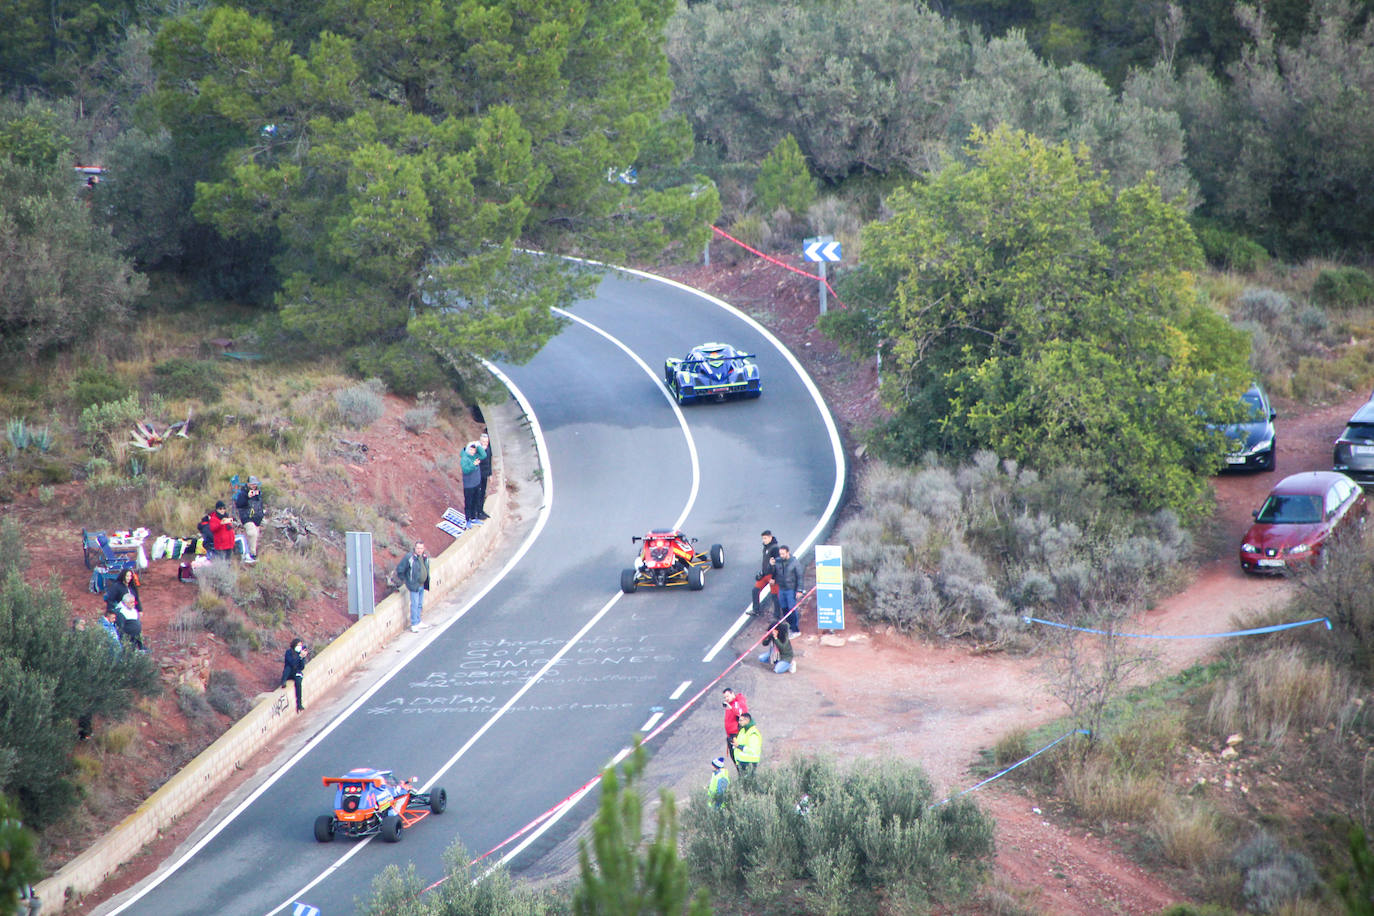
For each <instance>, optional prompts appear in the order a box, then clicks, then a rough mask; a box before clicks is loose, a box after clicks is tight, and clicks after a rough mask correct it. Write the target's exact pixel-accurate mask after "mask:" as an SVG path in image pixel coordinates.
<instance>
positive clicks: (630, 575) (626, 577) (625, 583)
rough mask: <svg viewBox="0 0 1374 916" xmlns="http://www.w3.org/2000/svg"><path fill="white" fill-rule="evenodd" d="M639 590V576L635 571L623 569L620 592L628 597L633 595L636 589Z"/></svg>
mask: <svg viewBox="0 0 1374 916" xmlns="http://www.w3.org/2000/svg"><path fill="white" fill-rule="evenodd" d="M637 588H639V576H637V575H636V574H635V571H634V570H633V569H622V570H621V571H620V590H621V591H622V592H624V593H625V594H627V595H633V594H634V592H635V589H637Z"/></svg>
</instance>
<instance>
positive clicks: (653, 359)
mask: <svg viewBox="0 0 1374 916" xmlns="http://www.w3.org/2000/svg"><path fill="white" fill-rule="evenodd" d="M571 317H572V318H573V321H572V322H571V323H570V324H569V326H568V327H567V328H566V329H565V330H564V331H563V333H561V334H560V335H559V336H558V337H556V338H555V339H554V340H553V341H551V342H550V343H549V344H548V345H547V346H546V347H545V348H544V349H543V350H542V351H541V352H540V353H539V355H538V356H537V357H536V358H535V359H534V360H532V361H531V362H530V363H529V364H528V365H525V366H519V367H514V366H509V367H501V371H502V372H504V374H505V375H506V376H507V377H508V378H509V380H510V382H511V384H512V387H513V389H514V390H515V391H517V392H519V393H520V394H522V395H523V397H524V398H525V399H526V407H527V409H528V410H529V411H530V413H531V414H532V416H533V418H534V420H535V424H534V428H535V430H536V438H537V439H538V440H541V449H542V450H543V451H544V453H545V454H544V459H545V462H546V471H545V504H544V506H543V508H542V510H541V512H540V515H539V518H538V519H537V521H536V522H535V523H534V524H532V525H530V526H529V528H530V531H529V534H528V536H527V537H526V539H525V541H524V542H523V543H522V545H521V547H520V552H519V553H518V555H517V557H516V558H514V559H513V560H512V562H511V563H510V564H508V566H507V568H506V570H505V571H504V573H503V574H502V575H500V576H498V577H496V578H494V580H493V581H492V582H491V583H490V585H489V586H488V588H487V589H486V590H485V591H484V592H483V593H480V594H479V595H478V596H476V597H475V598H474V597H472V596H464V595H460V596H455V597H453V598H450V600H451V601H453V602H455V603H456V602H464V601H466V602H467V604H466V606H464V607H462V608H460V609H459V611H458V612H457V613H456V614H454V615H451V616H448V615H446V616H448V620H447V622H446V623H444V624H443V625H441V627H439V628H438V629H436V630H433V631H429V632H428V633H427V634H426V638H423V639H421V640H416V643H415V647H414V649H413V650H411V651H409V652H407V653H406V654H405V655H404V656H403V661H402V663H401V664H400V665H398V666H397V667H396V668H394V669H393V670H392V671H391V672H389V674H388V676H386V677H384V678H383V679H382V680H381V681H380V682H379V683H378V684H377V685H376V686H374V687H373V688H371V689H369V690H368V691H366V692H365V693H364V694H362V695H361V696H360V697H359V698H358V699H357V700H356V701H354V702H353V703H352V704H351V705H350V706H349V707H348V708H347V709H346V710H345V711H344V712H343V713H342V714H340V715H339V716H338V717H336V718H335V719H333V720H332V721H331V722H329V723H328V724H327V725H325V726H324V727H323V728H322V729H321V731H320V733H319V734H317V735H316V736H314V737H313V738H312V739H311V740H310V741H309V742H307V743H306V744H305V746H304V747H303V748H302V749H301V750H300V751H299V752H297V753H296V754H295V755H293V756H292V757H291V759H290V760H289V761H288V762H287V765H286V766H284V767H281V768H279V769H277V770H276V771H275V772H273V773H271V774H267V775H266V776H265V778H264V781H263V782H262V784H261V785H260V786H259V787H258V788H257V789H256V790H254V791H253V792H252V793H251V794H250V795H249V796H248V798H246V799H245V800H244V801H243V802H242V803H240V804H238V805H237V806H236V807H234V808H233V809H232V810H229V811H218V812H216V814H215V818H218V819H219V822H218V823H217V824H216V826H215V827H214V828H212V829H211V830H210V831H208V832H207V833H206V834H205V835H204V836H202V837H200V838H199V839H197V840H195V841H194V842H192V843H191V844H189V848H183V849H182V850H179V851H178V853H177V854H176V855H175V856H174V857H173V858H172V859H171V860H169V862H168V863H166V864H164V866H163V867H162V868H160V869H159V871H158V872H157V873H156V874H154V875H153V876H152V877H150V878H149V879H148V880H147V881H145V882H143V883H142V884H140V885H139V886H137V887H135V888H133V889H131V890H130V891H128V892H126V893H125V894H123V895H121V896H120V897H118V898H116V899H115V900H114V901H111V902H110V903H109V904H107V905H106V906H105V907H102V908H101V909H100V910H97V912H100V913H106V914H115V913H148V914H156V916H181V914H211V913H214V914H245V916H256V914H267V913H279V912H285V913H290V912H291V904H292V902H294V901H297V900H300V901H305V902H308V903H309V904H311V905H313V906H316V907H319V908H320V909H321V911H322V912H323V914H324V916H343V914H350V913H353V912H354V910H355V898H365V897H366V896H367V895H368V893H369V889H370V887H371V883H372V880H373V878H374V877H375V876H376V875H377V874H378V873H379V872H380V871H381V870H382V869H383V868H385V867H386V866H388V865H392V864H395V865H399V866H401V867H402V868H404V867H405V866H406V865H407V864H408V863H414V865H415V868H416V870H417V872H418V874H419V876H420V878H421V879H422V880H424V881H425V882H426V883H428V882H430V881H434V880H437V879H439V878H441V877H442V876H443V874H444V869H443V863H442V854H443V852H444V850H445V849H447V848H448V847H449V846H450V845H451V844H452V843H453V842H454V841H455V840H458V839H461V841H462V842H463V843H464V844H465V845H466V847H467V848H468V849H469V850H471V851H473V852H474V853H480V852H485V851H487V850H489V849H492V848H493V847H495V846H497V845H498V844H500V843H502V841H504V840H506V839H507V838H508V837H510V836H511V835H512V834H513V833H514V832H516V831H517V830H519V829H520V828H521V827H522V826H523V825H526V824H528V823H529V822H530V821H532V820H533V819H535V818H536V817H538V816H539V815H541V814H542V813H544V812H545V811H548V810H549V809H550V808H551V807H553V806H555V805H558V804H559V803H560V802H561V801H562V800H563V799H565V798H566V797H567V796H568V795H569V793H571V792H573V791H574V790H575V789H577V788H578V787H579V786H581V785H583V784H584V783H585V782H586V780H588V779H589V778H591V777H593V776H594V775H595V774H596V773H598V772H599V771H600V770H601V769H602V768H603V767H605V766H606V765H607V764H608V763H610V762H611V760H612V759H613V758H614V757H615V755H616V754H617V752H618V751H620V750H621V749H622V748H624V747H625V746H626V745H627V744H628V742H629V740H630V738H631V736H632V735H633V734H634V733H636V732H640V731H643V730H645V729H646V728H647V727H652V726H651V723H652V722H655V721H658V718H659V716H660V715H671V714H672V712H673V711H674V710H676V709H678V708H679V707H680V706H681V705H682V704H683V703H684V702H686V701H687V699H689V698H690V697H691V696H692V695H693V693H695V692H696V691H697V690H698V689H700V687H701V685H703V684H705V683H706V682H707V681H709V680H710V679H711V678H712V677H714V676H715V675H716V674H717V673H719V671H720V670H721V669H722V668H723V667H724V666H725V665H726V664H728V662H729V661H730V660H731V656H730V655H729V653H726V652H722V651H721V650H722V647H723V646H724V645H725V644H726V643H727V642H728V637H729V636H731V635H733V633H735V632H737V631H738V629H739V627H740V626H741V625H742V624H743V622H744V619H745V618H743V617H742V615H741V612H742V610H743V609H744V606H745V605H746V604H747V601H748V591H749V586H750V584H751V583H752V580H753V572H754V570H755V569H756V568H757V563H758V532H759V531H760V530H762V529H763V528H765V527H767V528H771V529H773V530H775V531H777V532H778V533H779V535H780V537H781V538H782V540H783V541H784V542H785V543H786V542H788V541H789V539H790V543H792V545H793V546H794V549H795V548H804V547H809V546H810V544H811V543H812V542H814V540H815V538H816V537H818V536H819V534H820V532H822V531H823V530H825V528H826V526H828V524H829V523H830V519H831V516H832V515H833V513H834V510H835V507H836V505H837V503H838V500H839V496H840V491H841V487H842V482H843V478H844V468H843V455H842V452H841V450H840V447H839V442H838V438H837V436H836V433H835V428H834V424H833V422H832V421H831V419H830V417H829V414H828V413H827V412H826V411H825V409H824V407H823V405H822V404H821V401H820V398H819V395H818V394H817V393H816V390H815V387H814V386H813V385H812V384H811V383H810V381H809V380H808V379H806V378H805V376H804V373H803V372H802V370H801V367H800V366H799V365H798V364H797V363H796V362H795V361H794V360H793V359H792V358H791V357H790V355H789V354H787V353H786V352H785V350H784V349H783V348H782V346H781V345H780V344H779V343H778V342H777V341H776V340H775V339H774V338H773V337H772V336H771V335H769V334H768V333H767V332H766V331H764V330H763V329H762V328H761V327H760V326H758V325H757V324H755V323H754V322H753V321H751V320H750V319H748V318H746V317H745V316H743V315H741V314H740V313H738V312H736V311H735V310H733V309H731V308H729V307H728V306H725V305H724V304H723V303H719V302H717V301H715V300H711V299H710V298H709V297H705V296H703V295H702V294H700V293H696V292H694V291H689V290H687V289H686V288H684V287H678V286H676V285H675V284H671V283H669V282H666V281H659V280H652V279H646V278H643V277H637V276H635V275H632V274H630V273H626V272H618V271H617V272H610V273H608V274H607V275H606V277H605V278H604V279H603V281H602V283H601V285H600V287H599V289H598V291H597V293H596V295H595V296H594V297H592V298H591V299H589V300H587V301H584V302H580V303H578V305H577V308H576V309H575V312H574V313H572V315H571ZM706 340H724V341H727V342H729V343H732V344H734V345H736V346H738V347H744V348H747V349H749V350H751V351H753V352H755V353H757V354H758V358H757V361H758V363H759V364H760V368H761V370H762V374H763V383H764V388H765V391H764V395H763V397H762V398H760V399H758V400H755V401H739V402H730V403H725V404H702V405H695V406H690V407H687V408H685V409H681V410H679V409H678V408H677V407H676V405H675V404H673V402H672V401H671V400H670V399H669V398H668V395H667V394H666V392H665V391H664V389H663V387H662V385H661V384H660V381H659V379H660V376H661V373H662V367H663V359H664V358H665V357H666V356H680V355H682V354H683V353H685V352H686V351H687V350H688V349H689V348H690V347H691V346H693V345H695V344H697V343H701V342H702V341H706ZM675 524H676V525H680V526H681V527H683V528H684V530H686V531H687V533H688V534H691V535H692V536H694V537H697V538H699V539H700V542H701V545H702V546H703V547H704V546H705V545H707V544H710V543H715V542H719V543H722V544H724V546H725V552H726V565H725V568H724V569H720V570H712V571H711V572H710V573H709V574H708V576H707V582H706V588H705V590H704V591H701V592H689V591H687V590H685V589H672V590H666V591H662V592H656V591H653V590H648V591H640V592H638V593H636V594H634V595H622V594H621V593H620V591H619V588H618V582H619V572H620V570H621V569H622V568H623V567H625V566H627V565H629V561H630V560H631V558H632V556H633V551H634V547H632V545H631V543H630V536H631V535H633V534H642V533H643V532H644V531H646V530H647V529H649V528H653V527H662V526H666V525H675ZM807 559H809V556H808V557H807ZM650 751H652V747H650ZM355 766H378V767H384V768H394V769H395V770H396V771H397V776H399V777H408V776H411V775H415V774H419V775H420V777H421V779H422V781H423V782H424V783H426V785H429V784H434V785H439V786H443V787H444V788H446V789H447V791H448V795H449V810H448V811H447V812H446V813H445V814H444V815H443V816H442V817H431V818H428V819H426V820H425V821H424V822H422V823H420V824H418V825H417V826H416V827H415V828H414V829H413V830H410V831H407V832H406V833H405V834H403V838H402V842H401V843H399V844H395V845H392V844H386V843H382V842H380V841H378V840H375V839H374V840H373V841H369V842H348V841H339V842H335V843H333V844H328V845H325V844H318V843H316V842H315V841H314V839H313V837H312V834H311V827H312V823H313V821H314V818H315V816H316V815H318V814H320V813H322V812H325V811H327V810H328V809H329V804H330V801H331V798H330V796H329V794H328V792H326V790H325V789H324V788H323V787H322V786H321V785H320V777H321V776H322V775H326V774H330V775H337V774H340V773H342V772H344V771H346V770H348V769H349V768H352V767H355ZM595 801H596V800H595V796H594V793H591V794H590V796H589V797H587V798H584V799H583V800H581V801H580V802H578V803H577V804H576V805H574V806H570V810H567V811H565V812H564V814H566V816H561V817H559V818H557V819H550V820H549V821H547V822H545V823H544V824H542V825H541V830H542V831H543V832H539V831H535V832H532V833H531V834H527V835H526V836H524V837H523V838H522V841H521V843H519V844H512V845H509V846H506V847H503V849H502V851H501V853H500V855H501V856H505V857H507V858H508V859H509V861H508V864H509V865H510V866H511V867H513V868H515V869H517V870H518V869H519V867H520V866H521V865H522V863H528V862H532V861H533V860H534V859H535V858H536V857H538V856H539V855H540V854H542V853H543V852H545V851H547V850H548V849H551V848H552V847H553V846H554V845H555V844H556V843H557V842H558V841H559V840H561V839H564V838H566V837H567V836H568V834H569V833H570V832H572V831H574V830H575V829H576V827H577V825H578V824H580V823H581V822H582V821H583V820H585V819H586V818H587V817H588V816H590V815H591V814H592V813H593V812H594V811H595ZM496 860H497V857H496V856H493V857H492V859H491V860H490V861H496Z"/></svg>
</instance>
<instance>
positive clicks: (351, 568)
mask: <svg viewBox="0 0 1374 916" xmlns="http://www.w3.org/2000/svg"><path fill="white" fill-rule="evenodd" d="M344 562H345V563H346V564H347V567H346V568H347V570H348V613H350V614H352V615H353V616H354V617H362V616H364V615H366V614H371V613H372V611H373V609H374V608H375V607H376V606H377V603H376V600H375V597H374V596H373V594H372V574H373V573H372V532H371V531H346V532H344Z"/></svg>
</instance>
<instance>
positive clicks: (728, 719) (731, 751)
mask: <svg viewBox="0 0 1374 916" xmlns="http://www.w3.org/2000/svg"><path fill="white" fill-rule="evenodd" d="M720 695H721V697H722V698H723V699H722V702H721V705H722V706H724V707H725V753H726V755H727V756H729V758H730V762H731V763H733V764H735V769H736V770H738V769H739V762H738V761H736V760H735V736H736V735H738V734H739V717H740V715H741V714H742V713H746V712H748V711H749V702H748V701H747V700H745V699H744V694H742V693H735V691H733V690H731V689H730V688H729V687H726V688H725V689H724V690H722V691H721V692H720Z"/></svg>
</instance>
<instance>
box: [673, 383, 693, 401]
mask: <svg viewBox="0 0 1374 916" xmlns="http://www.w3.org/2000/svg"><path fill="white" fill-rule="evenodd" d="M673 394H675V395H677V402H678V404H679V405H681V404H686V403H687V402H688V401H691V400H693V399H694V398H693V396H692V389H691V388H686V389H684V388H683V387H682V386H681V385H674V386H673Z"/></svg>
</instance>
